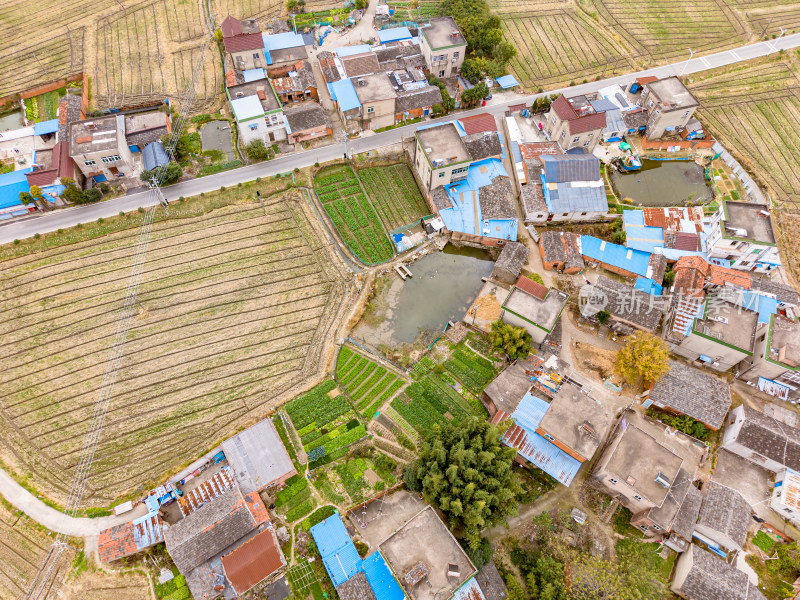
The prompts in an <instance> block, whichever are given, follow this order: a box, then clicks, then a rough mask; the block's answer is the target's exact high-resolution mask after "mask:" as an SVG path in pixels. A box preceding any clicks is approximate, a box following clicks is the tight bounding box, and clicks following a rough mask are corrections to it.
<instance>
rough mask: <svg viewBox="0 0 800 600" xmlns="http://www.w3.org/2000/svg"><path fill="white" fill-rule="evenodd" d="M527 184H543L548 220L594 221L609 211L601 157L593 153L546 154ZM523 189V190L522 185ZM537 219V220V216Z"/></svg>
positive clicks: (546, 219)
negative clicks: (601, 173)
mask: <svg viewBox="0 0 800 600" xmlns="http://www.w3.org/2000/svg"><path fill="white" fill-rule="evenodd" d="M539 161H540V162H541V168H539V169H535V170H534V172H533V173H531V171H528V175H529V176H530V175H534V176H536V175H538V181H528V183H527V184H526V186H525V187H531V186H541V190H542V192H541V193H542V196H543V200H544V206H545V208H546V211H545V212H546V215H543V216H544V222H554V223H555V222H570V221H593V220H597V219H602V218H604V217H605V216H606V214H607V213H608V202H607V200H606V192H605V184H604V183H603V178H602V176H601V175H600V160H599V159H598V158H597V157H596V156H594V155H592V154H543V155H540V156H539ZM519 192H520V193H522V186H521V185H520V188H519ZM533 222H537V221H536V220H533Z"/></svg>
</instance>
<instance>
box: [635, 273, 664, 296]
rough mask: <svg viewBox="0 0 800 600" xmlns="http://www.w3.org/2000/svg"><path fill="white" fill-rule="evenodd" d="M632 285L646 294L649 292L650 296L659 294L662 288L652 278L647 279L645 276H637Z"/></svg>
mask: <svg viewBox="0 0 800 600" xmlns="http://www.w3.org/2000/svg"><path fill="white" fill-rule="evenodd" d="M633 287H634V288H636V289H637V290H641V291H643V292H645V293H647V294H650V295H651V296H660V295H661V292H662V291H663V289H664V288H662V287H661V286H660V285H659V284H657V283H656V282H655V281H654V280H653V279H649V278H647V277H637V278H636V283H635V284H633Z"/></svg>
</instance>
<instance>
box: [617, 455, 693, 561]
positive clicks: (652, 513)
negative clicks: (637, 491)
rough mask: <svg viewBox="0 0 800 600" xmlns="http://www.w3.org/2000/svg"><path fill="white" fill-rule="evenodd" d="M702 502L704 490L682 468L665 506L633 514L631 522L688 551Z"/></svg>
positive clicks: (666, 543) (647, 533) (665, 501)
mask: <svg viewBox="0 0 800 600" xmlns="http://www.w3.org/2000/svg"><path fill="white" fill-rule="evenodd" d="M702 502H703V494H702V492H701V491H700V490H699V489H697V485H696V484H695V482H694V481H693V480H692V477H691V475H690V474H689V473H687V472H686V471H684V470H683V469H681V470H679V471H678V474H677V476H676V480H675V482H674V483H673V484H672V487H670V490H669V494H667V497H666V498H665V499H664V502H663V503H662V504H661V506H654V507H651V508H647V509H645V510H643V511H642V512H640V513H638V514H637V515H636V516H635V517H631V525H633V526H634V527H638V528H639V529H642V530H643V531H644V533H645V535H647V537H648V538H651V539H660V540H662V541H663V543H664V545H665V546H667V547H668V548H671V549H672V550H675V552H684V551H685V550H686V549H687V548H688V547H689V546H690V545H691V543H692V536H693V535H694V530H695V527H696V525H697V517H698V515H699V514H700V506H701V504H702Z"/></svg>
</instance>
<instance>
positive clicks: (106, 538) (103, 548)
mask: <svg viewBox="0 0 800 600" xmlns="http://www.w3.org/2000/svg"><path fill="white" fill-rule="evenodd" d="M137 550H138V548H137V547H136V542H135V541H134V539H133V522H132V521H128V522H127V523H123V524H122V525H115V526H114V527H111V528H110V529H104V530H103V531H101V532H100V538H99V540H98V542H97V553H98V555H99V556H100V562H111V561H112V560H117V559H119V558H122V557H123V556H129V555H131V554H133V553H135V552H136V551H137Z"/></svg>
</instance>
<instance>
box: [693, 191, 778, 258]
mask: <svg viewBox="0 0 800 600" xmlns="http://www.w3.org/2000/svg"><path fill="white" fill-rule="evenodd" d="M705 232H706V250H707V252H708V260H709V262H712V263H715V264H718V265H721V266H724V267H730V268H731V269H741V270H744V271H750V272H757V273H769V272H770V271H772V269H774V268H776V267H779V266H781V259H780V256H779V254H778V246H777V244H776V242H775V240H776V238H775V231H774V229H773V226H772V217H771V215H770V213H769V212H768V211H767V210H765V209H764V207H763V206H761V205H759V204H751V203H748V202H725V201H722V202H720V206H719V209H718V210H717V212H715V213H714V214H713V215H712V216H711V217H710V219H709V220H708V221H707V223H706V226H705Z"/></svg>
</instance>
